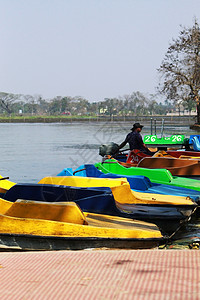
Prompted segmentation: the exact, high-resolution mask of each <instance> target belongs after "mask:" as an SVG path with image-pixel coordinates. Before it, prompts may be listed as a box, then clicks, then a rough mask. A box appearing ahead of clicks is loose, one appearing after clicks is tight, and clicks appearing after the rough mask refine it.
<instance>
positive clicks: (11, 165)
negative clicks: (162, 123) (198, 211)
mask: <svg viewBox="0 0 200 300" xmlns="http://www.w3.org/2000/svg"><path fill="white" fill-rule="evenodd" d="M144 125H145V124H144ZM131 127H132V123H131V124H130V123H115V122H108V123H98V122H91V123H90V122H84V123H81V122H77V123H53V124H28V123H25V124H22V123H20V124H8V123H6V124H2V123H1V124H0V140H1V147H0V157H1V167H0V174H1V175H2V176H9V177H10V180H11V181H14V182H17V183H27V182H29V183H37V182H38V181H39V180H40V179H41V178H43V177H45V176H50V175H57V174H58V173H59V172H60V171H61V170H62V169H63V168H66V167H72V168H73V169H75V168H77V167H78V166H79V165H81V164H84V163H95V162H98V161H101V159H102V157H101V156H99V146H100V145H101V144H103V143H109V142H115V143H118V144H119V143H121V142H122V141H123V140H124V139H125V136H126V134H127V133H128V132H130V128H131ZM195 133H196V134H198V132H195V131H193V130H190V129H189V127H188V126H179V127H177V126H166V127H165V130H164V134H165V135H166V136H168V135H172V134H184V135H185V136H186V137H189V136H190V135H191V134H195ZM146 134H150V127H149V126H145V127H144V128H143V130H142V135H143V136H144V135H146ZM157 135H158V136H159V135H160V128H159V127H157ZM198 222H200V219H198V220H197V223H196V224H190V225H189V227H188V228H187V230H186V231H185V232H183V234H182V236H181V238H186V244H187V239H190V238H191V237H192V238H194V237H197V238H200V228H199V225H198ZM175 246H177V243H176V244H175Z"/></svg>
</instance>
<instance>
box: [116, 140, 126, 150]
mask: <svg viewBox="0 0 200 300" xmlns="http://www.w3.org/2000/svg"><path fill="white" fill-rule="evenodd" d="M126 144H127V142H126V140H125V141H124V142H123V143H121V144H120V145H119V148H118V149H121V148H123V147H124V146H125V145H126Z"/></svg>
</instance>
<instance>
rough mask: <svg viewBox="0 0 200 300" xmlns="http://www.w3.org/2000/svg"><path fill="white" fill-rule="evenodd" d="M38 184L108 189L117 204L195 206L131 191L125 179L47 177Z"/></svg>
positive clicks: (178, 199) (188, 200)
mask: <svg viewBox="0 0 200 300" xmlns="http://www.w3.org/2000/svg"><path fill="white" fill-rule="evenodd" d="M38 183H39V184H55V185H65V186H74V187H109V188H110V189H111V190H112V193H113V196H114V198H115V200H116V201H117V202H118V203H129V204H130V203H132V204H160V205H188V206H196V204H195V203H194V201H193V200H192V199H191V198H189V197H183V196H172V195H162V194H151V193H142V192H136V191H133V190H131V188H130V185H129V183H128V181H127V179H126V178H119V179H118V178H117V179H111V178H92V177H78V176H55V177H51V176H49V177H44V178H43V179H41V180H40V181H39V182H38Z"/></svg>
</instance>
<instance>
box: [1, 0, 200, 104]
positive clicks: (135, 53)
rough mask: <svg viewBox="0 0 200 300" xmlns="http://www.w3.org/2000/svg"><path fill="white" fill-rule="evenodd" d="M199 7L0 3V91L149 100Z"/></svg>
mask: <svg viewBox="0 0 200 300" xmlns="http://www.w3.org/2000/svg"><path fill="white" fill-rule="evenodd" d="M194 17H196V18H197V20H198V21H200V0H187V1H186V0H0V40H1V43H0V91H1V92H9V93H21V94H31V95H35V94H40V95H42V96H43V97H44V98H53V97H55V96H72V97H74V96H82V97H85V98H86V99H88V100H89V101H99V100H103V99H104V98H106V97H118V96H123V95H125V94H131V93H132V92H134V91H140V92H142V93H144V94H146V93H154V92H155V87H156V86H157V84H158V74H157V71H156V69H157V68H158V67H159V65H160V64H161V61H162V59H163V57H164V54H165V53H166V51H167V48H168V46H169V43H170V42H171V40H172V38H173V37H174V38H176V37H177V36H178V34H179V31H180V24H182V25H185V26H186V27H187V26H192V24H193V22H194Z"/></svg>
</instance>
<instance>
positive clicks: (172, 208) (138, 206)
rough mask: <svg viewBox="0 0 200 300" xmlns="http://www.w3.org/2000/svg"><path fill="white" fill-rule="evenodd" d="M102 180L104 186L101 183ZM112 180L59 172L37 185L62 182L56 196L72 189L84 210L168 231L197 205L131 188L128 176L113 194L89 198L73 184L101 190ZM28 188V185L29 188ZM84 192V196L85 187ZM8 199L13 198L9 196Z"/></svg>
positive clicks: (177, 224)
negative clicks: (61, 189) (70, 175)
mask: <svg viewBox="0 0 200 300" xmlns="http://www.w3.org/2000/svg"><path fill="white" fill-rule="evenodd" d="M106 179H107V178H106ZM111 180H112V179H110V181H111ZM113 180H114V179H113ZM122 180H123V181H125V180H126V179H125V178H122ZM101 181H102V186H101V187H100V183H101ZM110 181H108V180H105V179H104V178H103V179H96V178H83V177H82V178H80V177H58V176H57V177H45V178H43V179H42V180H41V181H40V183H39V184H38V187H37V189H39V188H40V189H41V190H42V191H43V190H44V189H45V187H44V186H45V185H46V186H47V188H50V186H51V185H52V189H55V188H56V186H58V185H59V186H60V187H63V188H64V189H65V192H63V194H62V196H60V197H57V199H58V200H59V201H61V199H62V197H67V199H69V196H67V194H68V193H69V195H70V196H71V197H72V198H71V199H73V201H75V202H76V203H78V205H79V206H80V207H81V209H82V210H83V211H89V212H94V213H103V214H106V213H107V214H111V215H113V214H114V215H117V216H123V217H128V218H132V219H138V220H143V221H147V222H152V223H154V224H156V225H158V226H159V228H160V229H161V230H162V232H163V233H168V234H171V233H172V232H174V231H175V230H177V229H178V228H179V227H180V226H181V225H183V223H184V222H187V221H188V220H189V219H190V218H191V215H192V214H193V213H194V211H195V210H196V208H197V204H196V203H195V202H194V201H193V200H192V199H190V198H189V197H179V196H166V195H160V194H147V193H140V192H135V191H132V190H131V189H130V185H129V183H128V181H127V180H126V182H124V183H123V184H121V185H118V186H111V187H109V189H110V190H111V192H110V196H108V194H107V195H105V194H104V195H101V197H100V195H98V196H97V197H94V195H93V196H92V197H88V198H87V199H86V198H82V199H80V198H79V200H76V199H77V198H76V192H75V191H74V187H72V185H75V187H76V188H77V190H78V189H80V187H78V185H79V186H82V185H87V186H92V187H93V188H92V190H93V192H94V190H96V191H97V190H98V192H99V193H100V192H101V191H102V190H103V189H105V188H106V186H105V182H107V183H108V182H110ZM95 182H98V184H99V188H96V187H95V185H96V184H95ZM49 183H50V184H49ZM54 184H55V185H54ZM112 185H113V184H112ZM16 189H17V185H16V186H15V187H13V195H15V196H14V197H19V196H21V195H20V194H18V196H16V195H17V193H16ZM28 189H29V188H28V187H27V190H28ZM11 190H12V189H11ZM11 190H10V191H8V194H11ZM67 190H68V192H67ZM89 190H90V188H89V187H87V189H86V191H87V192H89ZM37 194H38V193H37ZM43 194H44V193H43ZM81 194H82V197H83V190H82V192H81ZM46 195H47V198H46V199H45V201H48V200H47V199H48V193H47V194H46ZM26 197H27V195H26ZM31 197H33V192H31ZM42 197H43V196H42ZM75 198H76V199H75ZM7 199H8V200H10V199H9V197H8V198H7ZM169 222H170V224H169Z"/></svg>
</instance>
